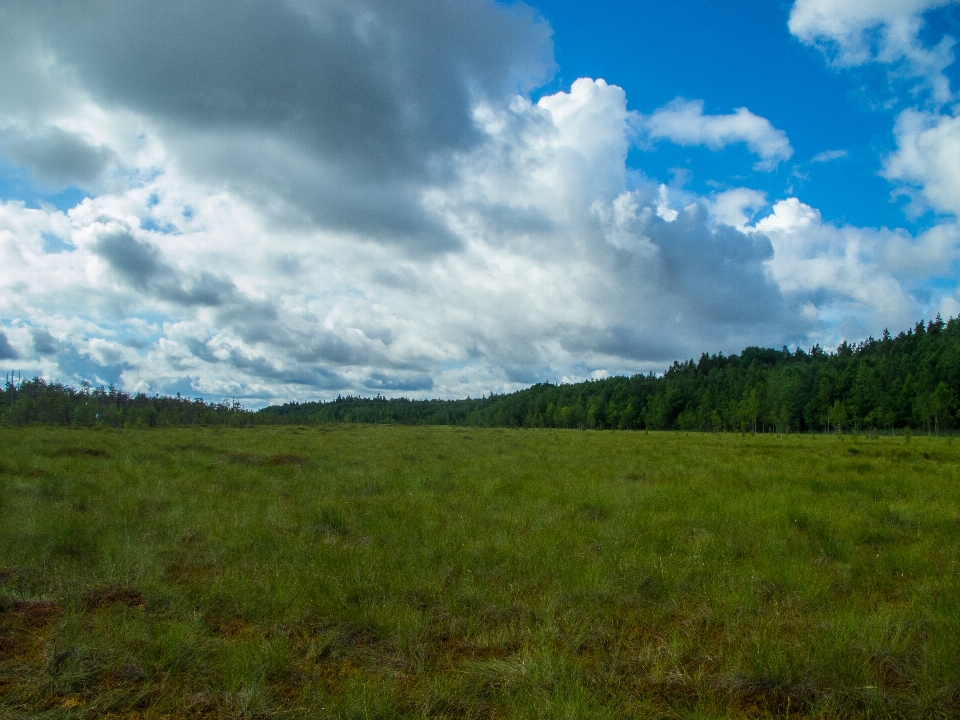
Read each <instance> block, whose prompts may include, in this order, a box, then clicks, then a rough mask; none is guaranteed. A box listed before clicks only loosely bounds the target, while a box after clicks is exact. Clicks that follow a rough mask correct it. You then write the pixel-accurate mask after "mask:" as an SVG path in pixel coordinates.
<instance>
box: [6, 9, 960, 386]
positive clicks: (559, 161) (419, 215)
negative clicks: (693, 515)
mask: <svg viewBox="0 0 960 720" xmlns="http://www.w3.org/2000/svg"><path fill="white" fill-rule="evenodd" d="M225 1H226V0H224V2H225ZM97 5H98V3H95V2H91V3H86V4H85V5H84V7H85V8H86V9H89V8H90V7H94V6H97ZM435 6H436V7H437V8H439V10H438V12H439V15H438V16H437V17H435V18H432V20H434V21H435V22H433V23H432V24H431V23H426V22H422V21H423V17H422V13H423V12H426V10H423V9H422V8H421V7H420V6H419V4H418V3H400V4H395V3H390V2H379V1H375V0H363V1H362V2H358V3H352V4H343V3H338V2H332V1H330V2H326V1H318V2H314V3H303V2H296V3H294V2H276V3H270V4H265V3H259V4H258V3H251V4H246V5H244V8H243V9H242V10H243V12H241V13H240V15H239V16H238V19H237V23H238V25H237V27H240V28H242V29H244V32H246V33H248V35H247V36H246V37H248V38H249V39H250V40H251V42H249V43H238V42H236V38H234V37H233V36H232V35H230V33H231V32H232V31H229V32H228V31H227V30H224V29H223V27H221V25H222V24H221V23H220V22H219V17H220V15H221V14H222V13H223V12H226V11H225V10H224V8H225V7H226V6H225V5H223V4H222V3H221V1H220V0H209V2H205V3H203V4H201V6H199V7H200V9H199V10H198V11H197V12H196V15H195V17H194V16H191V17H193V20H194V22H193V23H186V24H185V23H184V22H183V20H184V16H183V13H180V12H179V11H177V12H173V13H172V14H171V15H170V16H169V17H168V19H169V21H170V22H169V23H167V24H164V25H162V26H160V27H161V29H162V28H167V29H168V32H166V33H164V32H156V33H155V32H153V31H148V30H146V29H145V28H149V27H150V26H151V25H150V23H148V22H144V17H141V16H139V15H138V14H137V13H138V12H139V13H144V12H147V13H148V14H149V13H154V12H157V13H159V12H165V11H163V10H160V9H151V10H149V12H148V11H147V10H145V9H144V8H146V7H147V6H145V5H129V6H127V5H123V4H120V5H114V7H115V9H117V16H116V18H115V20H116V27H117V28H120V29H125V30H124V32H119V31H118V32H117V33H116V35H113V34H105V31H104V30H103V28H100V27H93V26H91V25H90V24H89V22H88V21H87V20H85V19H84V18H83V17H80V15H79V14H78V13H80V11H78V10H74V9H72V8H73V6H70V7H69V8H68V7H66V6H61V5H56V7H57V8H58V9H63V11H64V12H63V13H62V14H61V13H53V14H49V15H44V13H43V12H42V11H43V10H44V9H45V10H46V11H47V12H49V9H50V7H52V6H51V5H50V4H48V3H45V2H37V3H36V4H35V7H37V8H40V9H39V10H36V11H33V10H31V11H30V12H27V11H26V10H23V8H33V7H34V4H30V5H18V6H17V7H18V8H20V9H21V12H22V14H20V12H17V13H14V12H13V11H12V10H10V9H9V8H5V9H2V10H0V34H2V33H6V38H5V39H6V40H8V41H9V42H8V44H6V45H4V44H3V43H0V90H3V92H2V96H3V97H4V98H5V99H6V100H8V102H6V103H5V104H4V106H3V108H0V128H2V129H3V133H2V138H0V139H2V142H3V148H0V153H4V154H5V157H6V159H7V160H12V161H16V162H20V163H22V164H23V165H25V166H29V167H31V168H33V171H34V173H35V174H36V176H37V177H39V176H40V175H43V174H45V175H46V176H47V177H49V178H50V180H51V182H54V181H57V182H61V181H67V180H69V181H71V182H81V181H82V182H83V183H85V184H87V185H88V186H89V187H90V188H91V189H92V192H91V197H90V198H89V199H87V200H85V201H84V202H82V203H80V204H79V205H77V206H76V207H74V208H72V209H70V210H69V211H65V212H61V211H59V210H56V209H54V208H50V207H43V208H40V209H36V208H28V207H25V206H24V204H23V203H19V202H0V323H2V333H3V337H4V338H5V339H6V345H4V346H3V347H4V348H7V347H9V349H7V350H4V352H5V353H6V354H8V355H12V354H16V355H17V356H18V363H20V364H23V365H24V367H26V366H28V365H29V367H31V368H34V369H35V370H36V371H42V372H44V373H45V374H47V375H48V376H50V377H54V378H60V379H65V380H73V381H77V380H81V379H87V380H91V381H94V382H105V383H106V382H116V383H117V384H118V385H120V386H122V387H125V388H127V389H130V390H136V391H144V392H154V391H160V392H177V391H181V392H184V393H186V394H194V393H205V394H208V395H210V396H214V397H216V396H237V397H244V398H254V399H257V401H261V402H263V401H268V400H276V399H284V400H285V399H292V398H301V399H304V398H312V397H329V396H331V395H336V394H337V393H338V392H352V393H362V394H367V395H371V394H374V393H376V392H383V393H385V394H389V395H397V394H407V395H417V396H448V397H449V396H454V397H456V396H465V395H472V396H478V395H481V394H483V393H485V392H490V391H491V390H497V391H503V390H512V389H517V388H519V387H522V386H525V385H528V384H530V383H533V382H536V381H538V380H557V379H559V378H570V379H579V378H586V377H600V376H603V375H604V374H605V373H617V372H627V373H632V372H638V371H648V370H661V369H662V368H663V367H664V365H665V364H667V363H669V362H670V361H672V360H673V359H676V358H681V357H690V356H696V355H698V354H699V353H700V352H702V351H705V350H709V351H716V350H723V351H724V352H735V351H738V350H740V349H741V348H742V347H744V346H745V345H751V344H758V343H761V344H770V345H779V344H782V343H784V342H805V341H807V340H811V339H817V338H819V337H826V335H824V333H829V332H833V329H832V328H834V327H835V325H830V323H831V322H834V320H832V319H831V318H833V317H834V316H836V317H839V318H840V319H839V320H836V322H841V321H842V320H843V317H847V316H849V317H855V318H859V319H858V322H863V323H868V324H869V323H871V322H874V321H875V320H876V321H877V322H880V321H881V320H883V321H884V322H887V319H888V318H898V317H901V316H903V317H907V316H908V315H909V316H910V317H909V320H913V319H914V314H915V310H916V308H917V307H919V305H918V303H919V302H920V301H918V300H915V299H914V296H913V294H912V293H913V289H912V286H911V285H910V283H911V282H912V280H911V278H916V277H919V276H920V275H921V274H922V272H923V268H929V267H932V266H933V265H935V264H936V262H938V261H941V260H944V259H948V260H949V259H950V258H953V257H954V255H952V254H951V253H953V252H954V250H953V249H954V248H955V246H956V238H955V236H954V235H951V234H950V233H949V232H947V231H946V230H944V231H942V232H940V233H939V234H937V233H934V232H933V231H931V232H930V233H928V234H927V235H924V236H922V237H920V238H911V237H909V236H906V235H903V234H897V233H886V232H880V231H869V230H860V229H856V228H835V227H833V226H830V225H828V224H825V223H823V222H822V221H821V220H820V219H819V217H818V216H817V215H816V213H815V211H813V210H812V209H811V208H806V207H805V206H802V205H800V204H799V203H798V202H797V201H788V202H787V203H786V204H784V203H779V204H777V205H776V206H775V210H774V212H773V213H772V214H771V215H769V216H768V217H766V218H764V219H763V220H761V221H760V222H759V223H755V224H754V225H751V221H752V218H753V217H754V216H755V215H756V213H757V212H758V211H760V210H762V208H764V207H766V205H767V198H766V196H765V195H764V194H762V193H760V192H758V191H756V190H753V189H750V188H733V189H729V190H726V191H724V192H718V193H716V194H714V195H712V196H710V197H706V198H704V197H697V196H695V195H693V194H692V193H690V192H684V191H682V190H680V189H678V188H676V187H673V188H670V187H667V186H666V185H662V184H660V183H658V182H655V181H649V182H648V181H637V180H635V179H631V177H630V176H628V172H627V166H626V158H627V152H628V150H629V147H630V142H631V140H632V139H633V138H635V131H636V129H637V122H638V120H637V118H636V116H635V115H633V114H632V113H631V112H629V111H628V110H627V98H626V96H625V93H624V92H623V90H622V89H621V88H619V87H617V86H615V85H612V84H608V83H606V82H604V81H602V80H591V79H588V78H581V79H579V80H577V81H576V82H574V83H573V85H572V86H571V87H570V89H569V91H567V92H558V93H555V94H553V95H548V96H545V97H543V98H541V99H540V100H539V101H538V102H536V103H533V102H531V101H530V100H529V99H527V97H525V96H524V95H523V94H522V91H524V90H526V89H529V85H530V83H531V82H533V81H532V80H531V78H537V77H541V76H542V73H543V70H544V68H545V67H547V66H549V64H550V63H549V58H546V60H545V59H544V57H543V53H544V52H546V49H547V48H548V47H549V41H548V30H547V29H546V28H545V27H544V25H543V24H542V23H541V22H540V21H538V20H537V19H536V18H535V17H534V16H533V15H531V14H530V13H529V12H527V11H525V10H523V9H522V8H512V9H511V8H507V7H504V6H502V5H499V4H493V3H488V2H484V1H481V0H451V1H450V2H442V3H437V4H435ZM151 7H152V6H151ZM178 7H179V6H178ZM231 7H232V6H231ZM431 7H433V5H431ZM405 11H409V13H410V17H407V16H406V15H405ZM440 11H442V12H440ZM184 12H186V11H184ZM191 12H192V11H191ZM244 13H248V14H244ZM258 13H259V14H258ZM463 13H467V15H468V16H469V17H472V18H474V20H475V22H473V23H472V24H471V23H465V22H464V21H463V17H464V16H463ZM80 14H82V13H80ZM188 14H189V13H188ZM417 18H420V20H417ZM148 19H149V18H148ZM264 27H267V28H272V30H271V32H273V33H274V35H273V36H269V37H272V38H273V39H272V40H269V37H268V35H269V34H267V35H262V34H261V30H262V28H264ZM464 28H467V29H464ZM87 31H89V32H87ZM145 33H146V34H145ZM450 33H452V35H451V34H450ZM387 40H389V41H390V42H389V43H388V45H389V47H390V48H391V51H390V53H388V55H389V57H388V58H386V59H384V57H382V56H381V55H380V54H379V53H380V48H381V47H382V45H381V41H383V42H386V41H387ZM271 42H272V43H274V45H276V48H277V49H278V50H277V53H271V52H267V51H268V50H270V49H271V48H272V47H274V46H273V45H271ZM434 42H435V43H439V45H438V47H439V48H440V50H438V51H436V52H434V50H431V48H433V47H434ZM258 43H259V44H258ZM11 48H12V49H11ZM447 50H449V51H450V53H451V54H445V53H446V51H447ZM441 51H442V52H441ZM341 55H342V57H340V56H341ZM302 57H310V58H313V59H314V60H315V64H314V65H310V67H306V68H305V67H304V64H303V63H300V62H299V60H298V58H302ZM264 58H266V60H263V59H264ZM338 58H339V59H338ZM344 58H345V59H346V60H344ZM347 60H348V61H349V62H347ZM261 63H262V65H261ZM184 68H186V69H187V70H189V72H186V70H184ZM237 68H239V69H237ZM251 68H256V69H257V72H253V71H252V70H251ZM178 69H179V70H184V72H186V74H184V72H179V70H178ZM234 69H236V71H235V72H234ZM338 69H339V70H342V71H343V72H341V73H340V74H337V73H336V72H335V71H337V70H338ZM348 70H349V72H347V71H348ZM175 71H176V72H175ZM178 72H179V74H178ZM241 76H242V77H241ZM321 76H322V77H321ZM171 77H176V78H181V77H186V78H187V80H186V81H185V85H184V84H179V83H176V82H174V83H171V82H169V78H171ZM331 78H332V79H331ZM281 81H283V82H281ZM284 82H286V83H287V84H284ZM518 89H519V90H520V91H521V94H518ZM333 101H336V103H343V104H344V106H343V107H340V106H337V105H336V104H335V103H334V105H331V104H330V103H331V102H333ZM330 107H333V108H334V109H333V110H330V113H332V115H331V116H328V115H327V114H326V113H327V110H328V109H329V108H330ZM358 108H359V110H358ZM355 112H356V113H359V114H356V115H354V114H351V113H355ZM639 122H640V127H641V128H642V130H643V132H645V133H646V135H647V138H648V139H650V140H658V139H669V140H672V141H674V142H680V143H685V144H702V145H705V146H707V147H710V148H715V149H718V148H721V147H724V146H726V145H729V144H731V143H745V144H746V145H747V147H748V148H749V149H750V150H751V151H752V152H754V153H755V154H756V155H758V156H759V158H760V163H761V164H762V165H763V166H764V167H773V166H774V165H776V163H777V162H779V161H781V160H785V159H787V158H789V157H790V155H791V153H792V149H791V147H790V144H789V141H788V140H787V138H786V135H785V134H784V133H783V132H782V131H780V130H777V129H776V128H774V127H773V125H771V124H770V122H769V121H767V120H765V119H764V118H760V117H758V116H756V115H753V114H752V113H750V112H749V111H747V110H745V109H741V110H738V111H737V112H735V113H733V114H730V115H721V116H709V115H704V114H703V105H702V103H687V102H683V101H678V102H676V103H673V104H671V105H669V106H667V107H666V108H662V109H661V110H660V111H657V112H656V113H654V114H653V115H651V116H649V117H645V118H641V119H640V120H639ZM354 125H356V127H355V126H354ZM57 147H61V148H67V149H68V150H70V151H71V152H73V155H72V156H71V157H67V158H64V160H65V162H62V163H58V162H56V160H57V158H58V157H59V156H58V155H57V154H56V153H52V154H51V152H50V151H51V150H54V149H56V148H57ZM68 154H69V153H68ZM17 158H19V160H18V159H17ZM66 160H69V162H66ZM904 177H906V175H905V176H904ZM897 243H899V245H898V244H897ZM907 247H909V248H913V249H914V250H915V251H916V252H915V253H914V255H915V256H916V257H922V258H923V261H922V262H921V263H920V264H917V263H914V264H913V265H910V266H908V265H905V264H903V263H902V262H901V263H900V264H899V265H898V264H897V263H896V262H895V260H896V258H897V257H899V256H900V255H901V251H902V250H903V248H907ZM949 261H951V262H952V260H949ZM918 262H919V261H918ZM831 263H833V264H834V265H836V267H834V268H833V269H831ZM942 302H947V300H942ZM944 307H945V305H944ZM844 313H846V315H844ZM890 324H891V325H892V326H898V324H897V323H894V322H892V321H890ZM871 327H872V326H871Z"/></svg>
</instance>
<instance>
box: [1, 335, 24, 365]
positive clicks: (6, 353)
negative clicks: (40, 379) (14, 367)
mask: <svg viewBox="0 0 960 720" xmlns="http://www.w3.org/2000/svg"><path fill="white" fill-rule="evenodd" d="M19 357H20V353H18V352H17V349H16V348H15V347H13V345H11V344H10V341H9V340H7V336H6V334H5V333H3V332H0V360H16V359H18V358H19Z"/></svg>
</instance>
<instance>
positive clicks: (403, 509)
mask: <svg viewBox="0 0 960 720" xmlns="http://www.w3.org/2000/svg"><path fill="white" fill-rule="evenodd" d="M0 443H2V447H3V448H4V450H3V455H2V457H0V717H45V718H47V717H49V718H59V717H63V718H68V717H69V718H86V717H89V718H94V717H117V718H120V717H123V718H153V717H157V718H160V717H195V718H202V717H210V718H227V717H274V716H276V717H303V718H323V717H330V718H334V717H338V718H392V717H410V718H415V717H436V718H441V717H448V718H461V717H475V718H487V717H516V718H521V717H522V718H526V717H531V718H532V717H538V718H540V717H547V718H549V717H601V718H602V717H610V718H619V717H669V718H690V719H691V720H692V719H694V718H724V717H728V718H741V717H744V718H745V717H809V718H836V717H844V718H848V717H853V718H873V717H885V718H935V717H944V718H947V717H955V716H957V714H960V652H958V650H960V648H958V640H957V638H958V637H960V627H958V625H960V592H958V590H960V587H958V584H960V583H958V574H957V573H958V569H960V568H958V560H957V558H960V552H958V551H960V484H958V482H957V481H958V477H957V475H958V473H957V459H958V451H957V450H956V449H955V448H954V445H953V444H950V443H948V442H947V441H946V440H938V439H935V438H923V437H915V438H913V439H912V441H911V442H910V443H909V444H906V443H904V441H903V439H901V438H898V439H893V438H882V439H881V438H876V439H860V440H858V441H856V442H855V443H853V442H851V441H843V440H839V439H837V438H835V437H824V436H783V437H776V436H772V435H771V436H754V435H746V436H736V435H728V434H715V435H701V434H679V433H674V434H668V433H614V432H576V431H559V430H536V431H529V430H527V431H524V430H498V429H478V428H471V429H469V430H468V431H466V430H461V429H456V428H449V427H429V428H428V427H414V428H411V427H396V426H334V427H322V426H321V427H311V428H250V429H242V430H231V429H222V428H216V429H203V428H185V429H166V430H129V429H128V430H123V431H120V430H117V431H109V430H101V431H95V430H68V429H48V428H36V427H34V428H20V429H2V430H0Z"/></svg>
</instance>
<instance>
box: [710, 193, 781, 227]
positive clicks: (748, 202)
mask: <svg viewBox="0 0 960 720" xmlns="http://www.w3.org/2000/svg"><path fill="white" fill-rule="evenodd" d="M766 204H767V196H766V193H762V192H760V191H759V190H751V189H750V188H733V189H731V190H725V191H723V192H719V193H716V194H715V195H714V196H713V197H712V198H710V202H709V203H708V207H709V208H710V213H711V214H712V215H713V217H714V219H715V220H716V221H717V222H719V223H723V224H725V225H731V226H733V227H735V228H739V229H743V228H744V227H745V226H746V225H747V223H748V222H750V219H751V218H752V217H753V215H754V214H755V213H756V212H757V211H758V210H760V209H761V208H763V207H765V206H766Z"/></svg>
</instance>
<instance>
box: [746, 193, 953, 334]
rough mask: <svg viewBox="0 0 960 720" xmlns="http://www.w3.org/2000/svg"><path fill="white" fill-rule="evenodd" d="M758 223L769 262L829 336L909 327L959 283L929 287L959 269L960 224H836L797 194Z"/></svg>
mask: <svg viewBox="0 0 960 720" xmlns="http://www.w3.org/2000/svg"><path fill="white" fill-rule="evenodd" d="M751 229H752V231H754V232H759V233H763V235H764V236H765V237H767V238H769V239H770V241H771V242H772V244H773V248H774V254H773V257H772V259H771V261H770V263H769V267H770V271H771V274H772V276H773V278H774V279H775V280H776V282H777V285H778V287H779V288H780V289H781V291H782V292H783V293H784V295H785V296H786V297H787V298H788V300H789V301H790V302H791V303H794V304H796V305H797V306H799V307H805V308H806V309H807V313H809V317H810V318H811V319H813V318H816V319H817V320H818V321H819V322H820V323H822V327H823V329H824V330H825V337H828V338H829V341H830V342H838V341H839V340H840V339H842V338H843V337H857V336H863V335H865V334H867V333H869V332H876V330H877V328H882V327H889V328H896V327H906V326H908V325H909V324H910V323H911V322H915V321H916V319H917V318H919V317H924V316H925V315H929V314H931V312H936V311H937V310H939V308H941V307H943V303H944V302H945V301H946V300H948V299H949V298H951V297H952V295H953V291H951V290H947V291H946V292H944V291H940V294H936V293H934V292H931V291H930V289H929V286H928V284H927V281H928V280H929V279H930V277H931V276H934V277H936V276H938V275H941V274H942V275H946V276H953V275H954V274H955V273H956V271H957V260H958V258H960V245H958V239H960V234H958V232H957V228H956V227H955V226H940V227H937V228H934V229H932V230H930V231H927V232H926V233H923V234H921V235H920V236H918V237H912V236H910V235H909V234H907V233H906V232H904V231H892V230H887V229H871V228H859V227H854V226H849V225H847V226H841V227H837V226H836V225H833V224H831V223H826V222H824V221H823V219H822V217H821V216H820V213H819V212H818V211H817V210H816V209H815V208H812V207H810V206H809V205H806V204H804V203H802V202H801V201H800V200H798V199H797V198H788V199H786V200H782V201H779V202H777V203H776V204H774V206H773V211H772V212H771V213H770V214H769V215H768V216H766V217H765V218H762V219H761V220H759V221H758V222H756V223H755V224H754V225H753V226H752V228H751Z"/></svg>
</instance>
